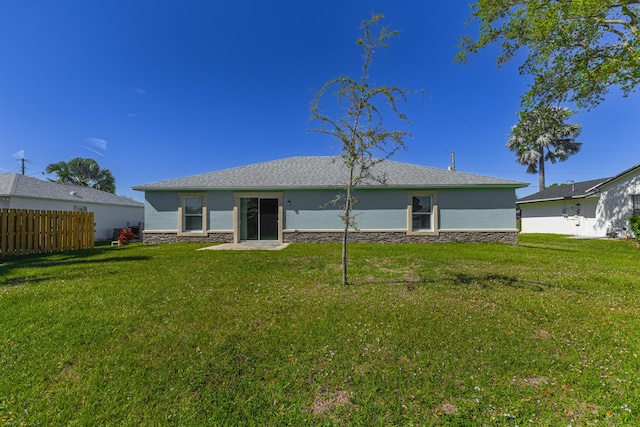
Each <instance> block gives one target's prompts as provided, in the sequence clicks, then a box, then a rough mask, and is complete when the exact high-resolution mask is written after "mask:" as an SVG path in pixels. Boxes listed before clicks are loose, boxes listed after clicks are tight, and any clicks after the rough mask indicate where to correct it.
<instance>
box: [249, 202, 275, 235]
mask: <svg viewBox="0 0 640 427" xmlns="http://www.w3.org/2000/svg"><path fill="white" fill-rule="evenodd" d="M239 220H240V224H239V226H240V240H242V241H252V240H278V199H268V198H265V199H262V198H258V197H242V198H240V218H239Z"/></svg>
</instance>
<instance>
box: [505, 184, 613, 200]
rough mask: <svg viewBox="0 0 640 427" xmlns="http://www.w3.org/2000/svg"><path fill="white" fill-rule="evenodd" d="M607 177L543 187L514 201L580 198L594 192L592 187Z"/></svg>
mask: <svg viewBox="0 0 640 427" xmlns="http://www.w3.org/2000/svg"><path fill="white" fill-rule="evenodd" d="M608 180H609V178H600V179H592V180H590V181H581V182H574V183H571V184H562V185H557V186H555V187H549V188H545V189H544V190H542V191H538V192H537V193H534V194H531V195H529V196H526V197H522V198H521V199H518V200H517V202H516V203H532V202H543V201H551V200H563V199H582V198H585V197H588V196H590V195H592V194H593V193H594V191H593V190H594V187H597V186H598V185H600V184H602V183H604V182H606V181H608Z"/></svg>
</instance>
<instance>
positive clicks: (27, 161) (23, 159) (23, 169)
mask: <svg viewBox="0 0 640 427" xmlns="http://www.w3.org/2000/svg"><path fill="white" fill-rule="evenodd" d="M18 160H19V161H20V170H21V171H22V175H24V171H25V170H26V166H25V163H31V162H30V161H29V160H27V159H25V158H24V157H22V158H20V159H18Z"/></svg>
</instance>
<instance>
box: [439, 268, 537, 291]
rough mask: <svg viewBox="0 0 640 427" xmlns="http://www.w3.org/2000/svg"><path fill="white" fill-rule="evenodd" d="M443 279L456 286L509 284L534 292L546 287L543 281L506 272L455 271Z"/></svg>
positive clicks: (487, 286)
mask: <svg viewBox="0 0 640 427" xmlns="http://www.w3.org/2000/svg"><path fill="white" fill-rule="evenodd" d="M443 281H446V282H450V283H451V284H453V285H456V286H469V285H478V286H480V287H481V288H483V289H489V288H495V287H500V286H507V287H510V288H518V289H528V290H531V291H534V292H543V291H544V290H545V288H546V286H544V285H543V284H541V283H534V282H523V281H521V280H519V279H518V278H516V277H513V276H507V275H505V274H494V273H486V274H479V275H473V274H467V273H453V274H452V275H451V276H450V277H447V278H444V279H443Z"/></svg>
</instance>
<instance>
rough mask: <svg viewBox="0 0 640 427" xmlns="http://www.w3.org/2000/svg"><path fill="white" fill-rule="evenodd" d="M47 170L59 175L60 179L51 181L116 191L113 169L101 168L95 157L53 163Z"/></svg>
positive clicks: (111, 191) (110, 191)
mask: <svg viewBox="0 0 640 427" xmlns="http://www.w3.org/2000/svg"><path fill="white" fill-rule="evenodd" d="M46 171H47V173H55V174H56V175H57V176H58V179H49V181H53V182H60V183H64V184H74V185H79V186H81V187H92V188H95V189H97V190H102V191H106V192H109V193H114V194H115V192H116V180H115V178H114V177H113V175H112V174H111V171H110V170H109V169H102V168H100V166H99V165H98V163H97V162H96V161H95V160H93V159H85V158H82V157H76V158H75V159H71V160H69V161H68V162H65V161H60V162H57V163H51V164H50V165H48V166H47V169H46Z"/></svg>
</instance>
